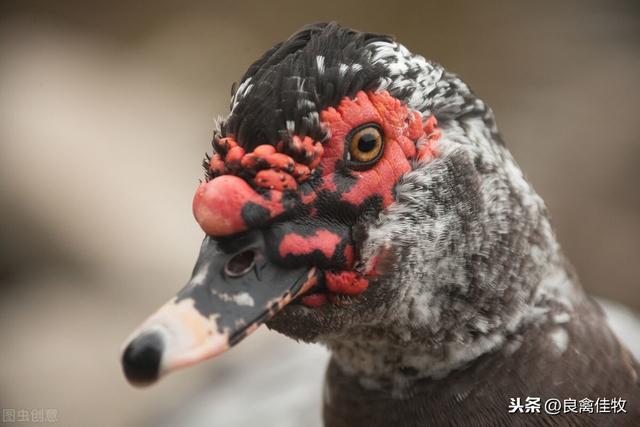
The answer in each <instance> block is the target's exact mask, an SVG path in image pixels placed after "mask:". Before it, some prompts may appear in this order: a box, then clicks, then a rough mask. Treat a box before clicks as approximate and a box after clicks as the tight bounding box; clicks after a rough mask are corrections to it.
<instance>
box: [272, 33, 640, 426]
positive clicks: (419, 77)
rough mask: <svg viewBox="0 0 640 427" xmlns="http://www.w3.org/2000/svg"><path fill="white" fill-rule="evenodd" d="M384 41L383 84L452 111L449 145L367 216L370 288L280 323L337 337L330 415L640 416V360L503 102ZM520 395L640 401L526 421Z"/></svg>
mask: <svg viewBox="0 0 640 427" xmlns="http://www.w3.org/2000/svg"><path fill="white" fill-rule="evenodd" d="M368 49H370V50H371V51H372V52H373V54H372V56H371V57H372V61H373V64H372V65H374V66H379V65H380V64H382V65H383V66H384V67H385V69H386V72H385V73H384V78H383V79H382V82H383V83H382V84H381V87H384V88H385V89H387V90H389V91H390V93H392V94H393V95H394V96H397V97H398V98H399V99H402V100H403V101H404V102H405V103H406V104H407V105H409V106H410V107H411V108H413V109H416V110H418V111H420V112H421V113H422V114H423V115H429V114H433V115H435V117H436V118H437V119H438V123H439V126H440V129H441V131H442V139H441V140H440V141H439V147H440V148H441V150H442V151H441V153H440V155H439V156H438V157H437V158H436V159H434V160H433V161H431V162H428V163H424V164H416V165H415V166H414V169H413V170H412V171H411V172H409V173H407V174H406V175H405V176H404V177H403V178H401V180H400V182H399V183H398V184H397V186H396V190H395V202H394V204H393V205H391V206H390V207H389V208H388V209H386V210H385V211H384V212H382V213H381V214H380V215H378V216H376V217H371V218H367V219H366V220H363V222H362V223H361V224H360V230H359V234H360V235H361V240H360V254H361V258H360V264H359V268H360V269H361V271H366V270H367V268H368V267H370V264H371V263H372V262H374V261H373V260H376V261H375V262H379V258H378V257H379V256H383V257H385V258H386V259H387V262H386V264H385V265H386V271H385V272H384V274H383V275H382V276H381V277H379V278H378V280H377V281H376V282H375V283H374V284H373V285H372V286H371V287H370V288H369V289H368V290H367V291H366V292H365V293H364V294H363V295H362V296H360V297H359V298H358V299H357V300H354V301H351V303H350V304H349V305H347V306H344V307H340V310H339V311H337V312H336V311H334V310H327V311H326V312H317V311H316V312H310V310H308V309H307V308H304V307H299V306H293V307H286V308H285V309H284V311H283V312H282V313H280V314H279V315H278V316H276V318H274V319H273V320H272V321H271V322H270V323H269V325H270V326H271V327H273V328H275V329H277V330H280V331H282V332H284V333H285V334H287V335H291V336H293V337H295V338H301V339H304V340H309V341H315V342H321V343H324V344H326V345H327V346H328V347H329V348H330V349H331V351H332V353H333V358H332V362H331V365H330V367H329V372H328V376H327V385H326V391H325V410H324V414H325V422H326V425H327V426H330V427H337V426H345V427H346V426H355V425H370V426H374V425H375V426H378V425H379V426H386V425H407V426H408V425H416V426H418V425H500V424H502V425H512V424H518V425H537V424H538V423H540V422H545V423H547V424H546V425H625V423H626V425H632V423H633V421H631V420H632V419H634V418H637V417H638V416H640V415H639V414H640V399H639V396H640V385H639V383H638V378H637V377H638V374H637V372H638V366H637V364H636V363H635V362H634V361H632V358H631V356H630V355H629V353H628V352H626V350H624V348H622V347H621V346H620V344H619V343H618V342H617V340H616V338H615V337H614V336H613V335H612V334H611V332H610V331H609V330H608V327H607V326H606V325H605V321H604V318H603V315H602V314H601V312H600V310H599V309H598V308H597V307H596V306H595V305H594V304H593V303H592V302H591V301H590V300H589V299H588V298H587V297H585V295H584V292H583V290H582V289H581V288H580V286H579V284H578V282H577V279H576V277H575V275H574V274H573V273H572V271H571V267H570V266H569V265H568V262H567V261H566V260H565V258H564V256H563V254H562V251H561V249H560V247H559V245H558V243H557V240H556V237H555V235H554V233H553V231H552V228H551V225H550V222H549V216H548V213H547V211H546V208H545V206H544V203H543V201H542V199H541V198H540V197H539V196H538V195H537V194H536V193H535V191H534V190H533V188H532V187H531V186H530V185H529V184H528V183H527V181H526V180H525V179H524V177H523V175H522V173H521V172H520V169H519V167H518V165H517V164H516V163H515V161H514V160H513V158H512V156H511V155H510V153H509V152H508V150H507V149H506V148H505V146H504V144H503V143H502V141H501V139H500V136H499V134H498V132H497V128H496V125H495V120H494V117H493V114H492V112H491V110H490V109H489V108H488V107H486V105H485V104H484V103H483V102H482V101H481V100H479V99H478V98H477V97H476V96H475V95H474V94H473V93H472V92H471V91H470V90H469V89H468V87H467V86H466V85H465V84H464V83H463V82H462V81H461V80H460V79H459V78H458V77H456V76H455V75H453V74H451V73H448V72H447V71H445V70H444V69H443V68H442V67H440V66H439V65H437V64H434V63H431V62H428V61H426V60H424V59H423V58H422V57H420V56H418V55H413V54H411V53H410V52H408V51H407V50H406V49H405V48H404V47H403V46H401V45H400V44H397V43H396V42H393V41H389V40H385V41H377V42H373V43H371V45H370V46H369V47H368ZM559 347H560V348H559ZM611 376H614V377H615V378H616V379H615V380H612V379H611ZM469 390H472V391H469ZM467 394H469V396H467V397H459V396H466V395H467ZM518 396H542V397H544V396H549V397H558V398H560V399H562V398H565V397H566V398H570V397H574V398H577V399H580V398H581V397H584V396H592V397H594V398H595V397H598V396H599V397H607V396H622V397H625V398H627V399H628V401H629V409H630V411H629V412H630V413H629V414H626V415H625V414H623V415H617V418H616V417H609V418H607V417H606V416H604V417H603V416H600V417H594V418H588V417H586V416H585V417H573V418H566V417H562V416H555V417H547V418H546V419H545V420H544V421H543V420H542V418H541V417H539V418H535V415H533V416H532V415H529V418H526V416H520V417H517V418H514V416H513V415H510V414H508V413H507V405H508V402H509V400H508V398H509V397H518ZM631 413H633V415H632V414H631Z"/></svg>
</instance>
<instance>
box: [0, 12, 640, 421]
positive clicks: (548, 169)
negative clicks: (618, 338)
mask: <svg viewBox="0 0 640 427" xmlns="http://www.w3.org/2000/svg"><path fill="white" fill-rule="evenodd" d="M323 20H338V21H339V22H341V23H343V24H345V25H349V26H352V27H355V28H358V29H362V30H367V31H373V32H383V33H391V34H394V35H395V36H397V38H398V39H399V40H400V41H402V42H403V43H404V44H405V45H406V46H407V47H408V48H409V49H411V50H412V51H414V52H417V53H420V54H422V55H424V56H426V57H428V58H430V59H433V60H435V61H438V62H440V63H442V64H443V65H445V66H446V67H447V68H448V69H449V70H451V71H454V72H456V73H458V74H460V75H461V76H462V77H463V79H464V80H465V81H466V82H467V83H469V84H470V85H471V86H472V87H473V88H474V90H475V91H476V92H477V93H478V94H479V95H480V96H481V97H482V98H483V99H484V100H485V101H486V102H487V103H488V104H489V105H491V106H492V107H493V109H494V110H495V112H496V115H497V118H498V125H499V127H500V129H501V131H502V133H503V135H504V138H505V140H506V141H507V144H508V146H509V147H510V148H511V150H512V151H513V153H514V155H515V157H516V159H517V160H518V161H519V163H520V165H521V166H522V168H523V170H524V171H525V173H526V175H527V176H528V178H529V179H530V180H531V181H532V182H533V184H534V186H535V187H536V188H537V190H538V192H539V193H540V194H541V195H542V196H543V198H544V199H545V200H546V202H547V204H548V206H549V209H550V211H551V213H552V215H553V218H554V224H555V227H556V229H557V232H558V234H559V236H560V240H561V243H562V245H563V246H564V248H565V250H566V252H567V254H568V255H569V258H570V259H571V260H572V261H573V263H574V264H575V266H576V268H577V270H578V272H579V274H580V277H581V280H582V282H583V284H584V286H585V287H586V288H587V289H588V291H589V292H590V293H592V294H594V295H598V296H601V297H606V298H608V299H610V300H613V301H619V302H623V303H624V304H626V305H627V306H629V307H632V308H634V309H640V286H639V285H640V283H639V282H640V279H639V278H640V191H639V190H638V184H640V167H638V165H639V164H640V141H639V138H638V133H639V131H638V119H639V116H638V106H639V105H640V91H639V90H638V86H637V85H638V76H640V54H639V53H640V50H639V48H640V3H638V2H637V1H636V0H628V1H610V2H604V1H594V0H569V1H563V2H556V1H551V0H545V1H537V2H516V1H503V2H477V1H472V0H468V1H440V2H435V1H427V0H420V1H415V2H400V1H388V0H387V1H369V2H367V3H366V6H365V5H364V4H362V3H360V2H353V3H348V2H345V1H337V2H333V1H327V0H323V1H321V2H312V1H307V2H301V1H291V2H286V1H271V2H255V3H253V4H248V3H244V2H239V1H209V2H205V1H201V2H178V1H175V2H166V1H139V2H118V1H109V2H106V1H105V2H85V1H45V0H42V1H27V0H21V1H17V0H15V1H7V0H3V1H2V2H1V3H0V215H1V219H2V220H1V221H0V292H1V294H0V339H1V341H0V343H1V344H0V348H1V349H2V350H1V351H0V403H1V405H0V406H2V407H3V408H15V409H21V408H26V409H33V408H54V409H55V410H56V411H57V412H56V418H57V422H58V423H59V424H62V425H69V426H86V425H113V426H119V425H122V426H150V425H153V426H164V425H166V426H170V425H183V426H196V425H205V424H206V425H221V426H235V425H238V426H240V425H256V424H261V425H278V426H298V425H306V426H318V425H319V423H320V421H319V420H320V409H319V408H320V396H321V380H322V374H323V370H324V364H325V363H326V357H327V356H326V353H325V352H324V350H322V349H320V348H317V347H314V346H307V345H302V344H296V343H295V342H293V341H289V340H288V339H286V338H284V337H281V336H279V335H277V334H276V333H275V332H269V331H266V330H260V331H259V332H258V333H256V334H255V335H254V336H253V337H252V338H251V339H249V340H246V341H245V342H243V343H242V344H241V345H240V346H238V347H237V348H236V349H234V350H233V351H232V352H229V353H226V354H225V355H223V356H222V357H220V358H219V359H217V360H216V361H213V362H210V363H204V364H201V365H199V366H196V367H194V368H192V369H189V370H186V371H183V372H180V373H178V374H174V375H171V376H169V377H168V378H166V379H165V380H164V381H161V382H160V383H159V384H157V385H156V386H154V387H152V388H150V389H145V390H136V389H133V388H131V387H130V386H129V385H128V384H127V383H126V381H125V380H124V377H123V375H122V374H121V371H120V366H119V360H118V358H119V346H120V344H121V343H122V341H123V340H124V339H125V338H126V336H127V335H128V334H129V333H130V332H131V330H132V329H133V328H134V327H135V326H137V324H138V323H139V322H140V321H142V320H143V319H144V318H145V317H146V316H147V315H148V314H150V313H151V312H152V311H153V310H154V309H155V308H157V307H158V306H159V305H160V304H161V303H163V302H164V301H165V300H168V299H169V298H170V297H171V296H173V294H174V293H175V292H176V291H177V290H178V289H179V288H181V287H182V285H183V284H184V283H185V282H186V280H187V279H188V277H189V274H190V272H191V268H192V266H193V263H194V261H195V258H196V255H197V252H198V248H199V244H200V240H201V238H202V233H201V231H200V229H199V227H198V226H197V225H196V223H195V221H194V220H193V218H192V215H191V198H192V196H193V192H194V190H195V188H196V185H197V182H198V179H199V178H200V177H201V175H202V171H201V168H200V161H201V158H202V156H203V154H204V152H205V151H207V150H210V143H209V141H210V138H211V131H212V121H213V118H214V117H215V116H216V115H218V114H223V115H224V114H226V113H227V111H228V102H229V99H228V98H229V92H230V86H231V83H232V82H233V81H235V80H237V79H239V78H240V76H241V75H242V73H243V72H244V70H245V69H246V68H247V66H248V65H249V64H250V63H251V62H252V61H253V60H255V59H256V58H257V57H258V56H259V55H261V54H262V53H263V52H264V51H265V50H266V49H268V48H269V47H271V46H272V45H273V44H274V43H276V42H277V41H280V40H282V39H283V38H286V37H288V36H289V35H290V34H291V33H292V32H294V31H295V30H297V29H298V28H299V27H301V26H302V25H304V24H305V23H308V22H311V21H323ZM263 329H264V328H263ZM258 354H260V357H259V358H258V357H257V355H258ZM294 376H295V378H296V381H294V382H289V381H288V378H292V377H294ZM274 408H275V409H276V410H279V412H280V414H278V415H274V413H275V412H278V411H274ZM32 421H33V420H32ZM28 424H29V423H22V424H21V425H28Z"/></svg>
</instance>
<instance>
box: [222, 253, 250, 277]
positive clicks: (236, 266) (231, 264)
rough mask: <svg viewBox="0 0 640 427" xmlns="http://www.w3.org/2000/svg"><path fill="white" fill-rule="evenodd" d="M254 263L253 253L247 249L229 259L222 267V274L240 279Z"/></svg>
mask: <svg viewBox="0 0 640 427" xmlns="http://www.w3.org/2000/svg"><path fill="white" fill-rule="evenodd" d="M255 261H256V253H255V251H253V250H251V249H249V250H248V251H244V252H240V253H239V254H236V255H234V256H233V257H231V259H230V260H229V261H227V263H226V264H225V266H224V274H226V275H227V276H229V277H240V276H244V275H245V274H247V273H248V272H249V271H251V269H252V268H253V266H254V265H255Z"/></svg>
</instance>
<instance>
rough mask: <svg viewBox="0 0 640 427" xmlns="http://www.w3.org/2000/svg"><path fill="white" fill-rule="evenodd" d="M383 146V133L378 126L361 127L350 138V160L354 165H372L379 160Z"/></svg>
mask: <svg viewBox="0 0 640 427" xmlns="http://www.w3.org/2000/svg"><path fill="white" fill-rule="evenodd" d="M382 146H383V138H382V131H381V129H380V127H379V126H378V125H375V124H368V125H364V126H361V127H359V128H357V129H355V130H354V131H353V134H352V135H351V138H349V159H350V160H351V161H352V162H354V163H366V164H368V163H372V162H374V161H376V160H378V157H379V156H380V153H381V152H382Z"/></svg>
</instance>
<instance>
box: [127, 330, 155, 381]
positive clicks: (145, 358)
mask: <svg viewBox="0 0 640 427" xmlns="http://www.w3.org/2000/svg"><path fill="white" fill-rule="evenodd" d="M163 350H164V342H163V340H162V337H161V336H160V335H158V334H157V333H146V334H142V335H140V336H138V337H136V338H134V339H133V340H132V341H131V342H130V343H129V344H128V345H127V347H126V348H125V350H124V352H123V353H122V369H123V371H124V374H125V376H126V377H127V380H128V381H129V383H130V384H131V385H133V386H136V387H143V386H146V385H150V384H152V383H154V382H155V381H156V380H157V379H158V378H159V377H160V364H161V361H162V353H163Z"/></svg>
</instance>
